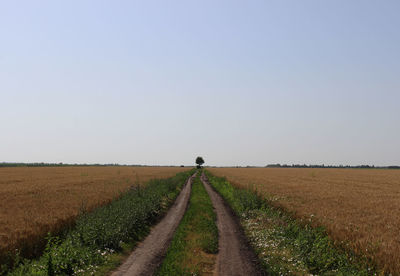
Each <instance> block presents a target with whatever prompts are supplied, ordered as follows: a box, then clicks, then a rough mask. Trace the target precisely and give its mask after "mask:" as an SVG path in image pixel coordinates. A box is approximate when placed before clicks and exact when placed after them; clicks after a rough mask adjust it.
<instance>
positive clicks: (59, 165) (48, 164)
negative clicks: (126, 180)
mask: <svg viewBox="0 0 400 276" xmlns="http://www.w3.org/2000/svg"><path fill="white" fill-rule="evenodd" d="M72 166H74V167H75V166H82V167H85V166H86V167H88V166H93V167H94V166H104V167H105V166H131V167H148V166H147V165H121V164H116V163H110V164H65V163H43V162H40V163H12V162H1V163H0V167H72ZM152 167H156V166H152Z"/></svg>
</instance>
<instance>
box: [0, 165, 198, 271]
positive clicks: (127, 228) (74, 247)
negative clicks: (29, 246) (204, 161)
mask: <svg viewBox="0 0 400 276" xmlns="http://www.w3.org/2000/svg"><path fill="white" fill-rule="evenodd" d="M193 173H194V171H193V170H192V171H188V172H183V173H179V174H177V175H176V176H174V177H172V178H169V179H157V180H151V181H149V182H148V184H147V185H145V187H144V188H139V187H138V188H136V189H132V190H130V191H128V192H126V193H124V194H122V195H121V196H120V197H119V198H118V199H116V200H114V201H113V202H111V203H110V204H109V205H106V206H104V207H101V208H98V209H96V210H94V211H93V212H91V213H86V214H83V215H82V216H81V217H80V218H78V220H77V222H76V227H75V228H74V229H72V230H70V231H69V232H68V233H66V234H65V235H64V238H60V237H49V239H48V244H47V247H46V250H45V253H44V254H43V256H42V257H41V258H39V259H38V260H21V261H20V263H19V264H16V266H15V268H14V269H13V270H12V271H10V269H9V268H8V269H7V268H3V274H4V273H7V270H8V272H9V275H89V274H90V275H93V274H95V273H96V271H98V270H99V269H104V266H107V264H109V263H110V262H115V259H116V258H115V254H113V253H115V252H121V251H123V250H124V249H126V247H127V245H129V244H131V245H132V244H134V243H135V242H137V241H139V240H141V239H143V237H145V236H146V235H147V234H148V232H149V227H150V226H151V225H152V224H154V223H155V222H156V221H157V220H158V219H159V218H160V216H161V215H163V214H164V213H165V212H166V210H167V209H168V207H169V206H170V205H171V204H172V203H173V202H174V200H175V198H176V197H177V196H178V194H179V192H180V190H181V188H182V186H183V185H184V183H185V182H186V181H187V179H188V177H189V176H190V175H191V174H193Z"/></svg>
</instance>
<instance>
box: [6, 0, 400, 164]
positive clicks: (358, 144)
mask: <svg viewBox="0 0 400 276" xmlns="http://www.w3.org/2000/svg"><path fill="white" fill-rule="evenodd" d="M399 13H400V1H397V0H392V1H391V0H385V1H367V0H354V1H349V0H334V1H333V0H332V1H320V0H314V1H308V0H304V1H298V0H293V1H278V0H276V1H232V0H229V1H219V0H217V1H216V0H212V1H211V0H207V1H99V0H96V1H94V0H93V1H11V0H10V1H1V2H0V161H22V162H33V161H43V162H67V163H75V162H78V163H84V162H88V163H94V162H99V163H111V162H116V163H129V164H176V165H179V164H193V163H194V159H195V157H196V156H197V155H201V156H203V157H204V159H205V161H206V164H208V165H265V164H268V163H276V162H279V163H288V164H291V163H307V164H309V163H320V164H321V163H325V164H351V165H357V164H375V165H388V164H400V16H399Z"/></svg>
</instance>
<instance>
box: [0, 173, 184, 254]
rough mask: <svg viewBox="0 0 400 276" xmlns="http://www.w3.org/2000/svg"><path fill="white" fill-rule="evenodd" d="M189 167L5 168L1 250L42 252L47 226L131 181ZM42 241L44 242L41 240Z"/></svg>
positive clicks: (55, 226)
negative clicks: (41, 246) (18, 249)
mask: <svg viewBox="0 0 400 276" xmlns="http://www.w3.org/2000/svg"><path fill="white" fill-rule="evenodd" d="M184 170H188V169H187V168H180V167H124V166H121V167H119V166H111V167H84V166H79V167H21V168H0V256H2V255H3V256H4V254H5V253H6V252H11V251H12V250H14V249H16V248H20V249H22V252H23V253H25V254H24V255H29V254H33V255H34V254H36V253H38V252H35V250H39V249H38V248H37V247H38V245H40V240H43V237H44V236H45V235H46V233H47V232H49V231H52V232H54V231H55V232H57V231H59V230H61V229H63V228H64V227H65V226H67V225H69V224H71V223H72V222H73V221H74V219H75V218H76V216H77V215H78V214H79V212H81V211H83V210H91V209H93V208H95V207H97V206H100V205H102V204H105V203H107V202H110V201H111V200H112V199H114V198H115V197H117V196H118V195H119V194H120V193H121V192H123V191H126V190H127V189H128V188H129V187H131V186H135V185H140V184H141V183H144V182H145V181H147V180H149V179H153V178H166V177H170V176H173V175H175V174H176V173H178V172H181V171H184ZM39 247H40V246H39Z"/></svg>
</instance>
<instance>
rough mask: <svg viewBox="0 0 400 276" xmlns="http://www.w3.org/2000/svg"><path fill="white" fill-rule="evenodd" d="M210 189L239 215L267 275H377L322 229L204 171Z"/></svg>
mask: <svg viewBox="0 0 400 276" xmlns="http://www.w3.org/2000/svg"><path fill="white" fill-rule="evenodd" d="M206 175H207V177H208V179H209V181H210V183H211V185H212V186H213V187H214V189H215V190H216V191H217V192H218V193H219V194H221V195H222V197H223V198H224V199H225V200H226V201H227V202H228V204H229V205H230V206H231V208H232V209H233V210H234V212H235V213H236V215H237V216H238V217H240V221H241V224H242V226H243V228H244V229H245V232H246V235H247V237H248V239H249V241H250V243H251V245H252V246H253V248H254V250H255V251H256V253H257V254H258V257H259V259H260V262H261V264H262V265H263V267H264V269H265V271H266V272H267V273H268V274H269V275H309V274H311V275H377V272H376V271H375V270H373V269H371V268H370V267H369V266H368V264H367V261H366V260H364V259H362V258H360V257H355V256H354V254H352V253H351V252H350V253H349V252H346V251H344V250H342V249H340V248H337V247H335V246H334V245H333V242H332V240H331V239H330V238H329V237H328V235H327V234H326V231H325V230H324V229H323V228H312V227H311V226H310V225H308V224H305V223H301V222H299V221H297V220H295V219H293V218H292V217H291V216H290V214H289V213H287V212H285V211H284V210H281V209H277V208H275V207H273V206H272V205H270V204H268V202H267V201H266V200H264V199H262V198H261V197H259V196H258V195H257V194H256V193H254V192H252V191H249V190H244V189H239V188H236V187H234V186H232V185H231V184H230V183H229V182H228V181H226V179H225V178H220V177H215V176H213V175H211V174H210V173H209V172H207V171H206Z"/></svg>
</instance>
